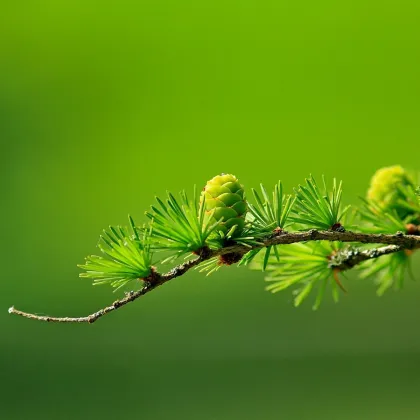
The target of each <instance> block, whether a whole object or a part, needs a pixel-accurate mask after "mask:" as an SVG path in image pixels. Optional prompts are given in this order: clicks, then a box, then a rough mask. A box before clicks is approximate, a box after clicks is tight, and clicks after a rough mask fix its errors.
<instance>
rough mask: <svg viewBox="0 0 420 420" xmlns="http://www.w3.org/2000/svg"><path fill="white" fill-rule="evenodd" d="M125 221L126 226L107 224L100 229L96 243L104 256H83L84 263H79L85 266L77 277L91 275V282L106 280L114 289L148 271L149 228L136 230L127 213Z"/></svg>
mask: <svg viewBox="0 0 420 420" xmlns="http://www.w3.org/2000/svg"><path fill="white" fill-rule="evenodd" d="M129 221H130V229H128V228H123V227H120V226H118V227H112V226H110V227H109V230H104V234H103V235H101V237H100V240H99V243H98V248H99V249H100V250H101V251H102V253H103V254H104V257H99V256H97V255H91V256H89V257H87V258H86V262H85V264H81V265H79V267H80V268H82V269H84V270H86V272H84V273H81V274H80V277H84V278H89V279H93V283H94V284H95V285H98V284H110V285H111V286H112V287H114V288H115V289H116V290H117V289H119V288H121V287H123V286H125V285H126V284H127V283H129V282H131V281H133V280H139V279H145V278H147V277H148V276H149V275H150V274H151V270H152V255H151V252H150V244H149V237H150V232H149V231H147V230H144V231H143V232H139V229H137V228H136V227H135V225H134V221H133V219H132V218H131V217H129Z"/></svg>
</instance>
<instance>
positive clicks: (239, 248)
mask: <svg viewBox="0 0 420 420" xmlns="http://www.w3.org/2000/svg"><path fill="white" fill-rule="evenodd" d="M309 241H340V242H356V243H357V242H359V243H365V244H367V243H369V244H384V245H388V246H384V247H380V248H375V249H370V250H364V251H359V250H349V251H347V254H343V253H341V254H340V259H338V256H336V257H334V258H332V260H331V263H330V265H331V267H332V268H334V269H339V270H340V271H344V270H348V269H350V268H353V267H354V266H355V265H357V264H360V263H361V262H363V261H366V260H368V259H373V258H379V257H381V256H382V255H387V254H390V253H393V252H398V251H400V250H403V249H407V250H412V249H414V248H420V236H414V235H404V234H402V233H397V234H395V235H385V234H370V233H357V232H347V231H346V232H336V231H319V230H315V229H312V230H309V231H304V232H290V233H286V232H284V231H281V232H277V234H276V235H275V236H273V235H270V236H269V237H267V239H265V240H262V242H261V244H259V245H256V246H254V248H255V249H256V248H264V247H267V246H272V245H285V244H292V243H297V242H309ZM248 251H250V248H248V247H246V246H243V245H234V246H229V247H225V248H221V249H218V250H213V251H209V250H206V252H203V253H201V255H199V256H198V257H197V258H195V259H193V260H190V261H187V262H185V263H183V264H180V265H178V266H177V267H175V268H173V269H172V270H170V271H169V272H167V273H165V274H159V273H157V272H155V271H154V272H153V273H152V274H151V276H149V278H147V279H144V286H143V287H142V288H141V289H140V290H138V291H136V292H130V293H128V294H126V296H125V297H124V298H122V299H119V300H116V301H115V302H114V303H112V305H110V306H107V307H105V308H103V309H100V310H99V311H97V312H94V313H92V314H90V315H88V316H83V317H53V316H45V315H43V316H41V315H36V314H33V313H28V312H23V311H20V310H18V309H16V308H15V307H14V306H12V307H11V308H9V313H10V314H14V315H19V316H22V317H25V318H29V319H33V320H36V321H44V322H63V323H89V324H92V323H93V322H95V321H96V320H98V319H99V318H101V317H102V316H104V315H106V314H108V313H109V312H113V311H115V310H117V309H118V308H121V307H122V306H124V305H126V304H127V303H130V302H133V301H135V300H136V299H138V298H140V297H141V296H144V295H145V294H146V293H149V292H151V291H152V290H154V289H156V288H157V287H159V286H161V285H162V284H164V283H166V282H168V281H170V280H172V279H175V278H177V277H180V276H182V275H184V274H185V273H186V272H187V271H188V270H190V269H191V268H193V267H195V266H197V265H199V264H200V263H201V262H203V261H206V260H209V259H210V258H213V257H217V256H221V255H226V254H232V253H235V254H239V255H244V254H246V253H247V252H248ZM344 252H346V251H344Z"/></svg>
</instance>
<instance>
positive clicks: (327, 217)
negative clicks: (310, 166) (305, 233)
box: [291, 175, 350, 230]
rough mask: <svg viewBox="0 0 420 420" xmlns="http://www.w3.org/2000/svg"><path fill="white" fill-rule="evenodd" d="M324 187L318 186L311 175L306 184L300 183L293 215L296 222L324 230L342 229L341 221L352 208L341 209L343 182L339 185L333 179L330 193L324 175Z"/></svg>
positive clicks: (292, 218)
mask: <svg viewBox="0 0 420 420" xmlns="http://www.w3.org/2000/svg"><path fill="white" fill-rule="evenodd" d="M322 181H323V188H322V190H321V189H320V188H319V187H318V185H317V183H316V181H315V179H314V177H313V176H312V175H311V176H310V177H309V178H307V179H306V185H299V188H298V189H297V190H295V192H296V202H295V205H294V207H293V211H294V214H293V215H292V217H291V220H293V221H294V222H296V223H299V224H301V225H304V226H307V227H310V228H317V229H323V230H340V229H342V226H341V224H340V221H341V220H342V218H343V216H344V215H345V213H346V212H347V210H348V209H349V208H350V206H347V207H346V208H345V209H344V210H341V196H342V182H341V181H340V183H339V184H338V185H337V181H336V179H335V178H334V180H333V189H332V192H331V193H328V190H327V186H326V183H325V178H324V177H322Z"/></svg>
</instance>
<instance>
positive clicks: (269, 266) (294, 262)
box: [251, 242, 342, 309]
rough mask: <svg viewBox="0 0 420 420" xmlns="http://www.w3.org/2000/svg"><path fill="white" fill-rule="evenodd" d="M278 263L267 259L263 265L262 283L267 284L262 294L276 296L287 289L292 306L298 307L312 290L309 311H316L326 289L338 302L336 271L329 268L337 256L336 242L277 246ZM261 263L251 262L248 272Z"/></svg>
mask: <svg viewBox="0 0 420 420" xmlns="http://www.w3.org/2000/svg"><path fill="white" fill-rule="evenodd" d="M278 248H279V250H278V253H279V254H280V261H278V260H277V259H276V258H274V257H273V256H271V257H270V258H269V259H268V262H267V263H265V264H266V271H267V275H266V277H265V280H266V281H267V282H269V283H270V284H269V285H268V286H267V287H266V290H268V291H271V292H272V293H276V292H279V291H282V290H285V289H287V288H289V287H296V289H295V290H294V292H293V294H294V299H293V302H294V305H295V306H299V305H300V304H301V303H302V302H303V301H304V300H305V299H306V298H307V297H308V296H309V294H310V293H311V291H312V290H313V289H314V288H316V289H317V294H316V299H315V303H314V305H313V309H318V307H319V305H320V304H321V301H322V298H323V296H324V293H325V290H326V287H327V286H328V285H329V286H330V287H331V292H332V295H333V298H334V300H335V301H338V299H339V288H342V285H341V282H340V280H339V279H338V270H336V269H334V268H332V267H330V260H331V258H332V257H333V256H334V255H335V254H336V253H337V252H339V250H340V249H341V248H342V244H341V243H339V242H318V243H306V244H305V243H297V244H292V245H289V246H278ZM261 264H264V262H261V261H255V262H254V263H252V264H251V268H253V269H260V265H261Z"/></svg>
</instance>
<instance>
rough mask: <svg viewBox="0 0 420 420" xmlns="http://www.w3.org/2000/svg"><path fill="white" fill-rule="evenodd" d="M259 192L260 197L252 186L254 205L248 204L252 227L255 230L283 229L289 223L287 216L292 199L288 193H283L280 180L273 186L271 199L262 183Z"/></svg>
mask: <svg viewBox="0 0 420 420" xmlns="http://www.w3.org/2000/svg"><path fill="white" fill-rule="evenodd" d="M261 193H262V197H263V198H262V199H261V197H260V195H259V194H258V191H256V190H255V189H254V188H253V189H252V194H253V196H254V198H255V205H253V204H251V203H249V204H248V208H249V211H250V213H251V215H252V216H253V220H254V221H253V225H254V227H255V228H256V229H257V230H263V231H267V232H270V231H273V230H274V229H276V228H280V229H284V228H285V227H286V226H288V225H290V221H289V220H288V218H289V214H290V211H291V209H292V207H293V203H294V199H292V196H290V195H288V196H284V195H283V185H282V183H281V181H279V182H278V183H277V184H276V185H275V186H274V191H273V193H272V199H271V200H270V197H269V194H268V193H267V190H266V189H265V187H264V185H263V184H261Z"/></svg>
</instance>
